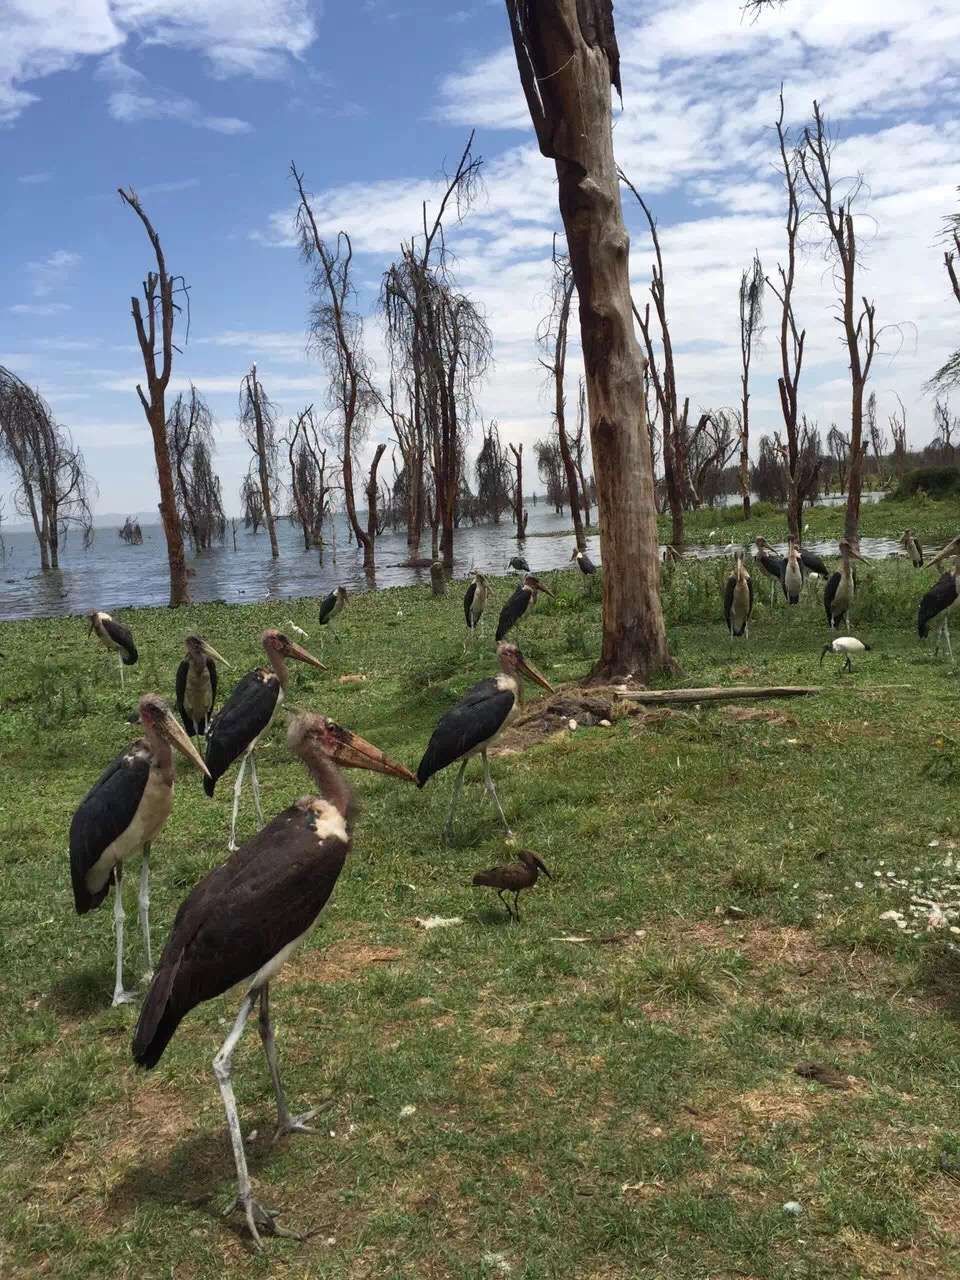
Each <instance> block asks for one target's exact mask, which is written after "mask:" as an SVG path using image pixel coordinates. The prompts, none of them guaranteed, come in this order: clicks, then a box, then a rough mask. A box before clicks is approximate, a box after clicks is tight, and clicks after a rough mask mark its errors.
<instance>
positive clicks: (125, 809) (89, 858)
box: [70, 740, 150, 916]
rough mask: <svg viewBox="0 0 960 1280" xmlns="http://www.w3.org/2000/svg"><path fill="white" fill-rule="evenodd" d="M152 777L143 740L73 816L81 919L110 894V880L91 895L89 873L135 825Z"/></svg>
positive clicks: (108, 772)
mask: <svg viewBox="0 0 960 1280" xmlns="http://www.w3.org/2000/svg"><path fill="white" fill-rule="evenodd" d="M149 777H150V751H149V747H148V746H147V744H146V742H144V741H142V740H141V741H139V742H135V743H134V744H133V745H132V746H130V747H128V748H127V750H126V751H125V752H124V753H123V755H121V756H117V758H116V760H114V761H113V762H112V763H111V764H109V765H107V767H106V769H104V771H103V773H101V775H100V777H99V778H98V779H97V780H96V782H95V783H94V784H93V786H92V787H91V788H90V790H89V791H88V792H87V794H86V795H85V796H84V798H83V800H82V801H81V803H80V807H79V809H77V811H76V813H75V814H74V815H73V821H72V822H71V823H70V879H71V880H72V882H73V901H74V905H75V907H76V909H77V915H80V916H82V915H86V913H87V912H88V911H92V910H93V909H94V907H99V905H100V903H101V902H102V901H103V900H104V898H105V897H106V896H107V894H108V893H109V891H110V881H109V880H108V881H107V883H106V884H105V885H104V886H103V888H102V889H98V890H97V891H96V892H95V893H91V891H90V890H89V889H88V888H87V884H86V877H87V873H88V872H89V871H90V870H91V868H92V867H94V866H95V865H96V864H97V862H99V860H100V856H101V854H103V852H104V851H105V850H106V849H108V848H109V846H110V845H112V844H113V842H114V840H116V839H117V837H118V836H121V835H123V833H124V831H126V829H127V827H129V826H130V824H131V822H133V819H134V815H135V814H136V812H137V809H138V808H139V805H140V801H141V800H142V799H143V793H144V791H145V790H146V787H147V779H148V778H149Z"/></svg>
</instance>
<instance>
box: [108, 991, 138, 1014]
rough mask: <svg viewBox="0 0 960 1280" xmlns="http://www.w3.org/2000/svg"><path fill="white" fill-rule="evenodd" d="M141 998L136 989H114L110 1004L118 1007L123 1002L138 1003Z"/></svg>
mask: <svg viewBox="0 0 960 1280" xmlns="http://www.w3.org/2000/svg"><path fill="white" fill-rule="evenodd" d="M139 999H140V997H139V996H138V995H137V993H136V991H122V990H120V991H114V993H113V999H112V1000H111V1002H110V1004H111V1007H112V1008H114V1009H116V1007H117V1006H118V1005H121V1004H136V1003H137V1001H138V1000H139Z"/></svg>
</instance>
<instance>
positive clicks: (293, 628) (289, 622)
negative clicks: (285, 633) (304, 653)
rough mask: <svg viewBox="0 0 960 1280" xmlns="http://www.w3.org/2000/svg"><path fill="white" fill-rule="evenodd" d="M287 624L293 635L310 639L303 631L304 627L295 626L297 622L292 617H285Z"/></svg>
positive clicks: (302, 638)
mask: <svg viewBox="0 0 960 1280" xmlns="http://www.w3.org/2000/svg"><path fill="white" fill-rule="evenodd" d="M287 626H288V627H289V628H290V630H291V631H292V632H293V634H294V635H295V636H299V637H300V639H301V640H309V639H310V637H309V636H308V635H307V633H306V631H304V629H303V628H302V627H298V626H297V624H296V623H295V622H294V621H293V619H292V618H288V619H287Z"/></svg>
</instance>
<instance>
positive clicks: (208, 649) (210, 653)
mask: <svg viewBox="0 0 960 1280" xmlns="http://www.w3.org/2000/svg"><path fill="white" fill-rule="evenodd" d="M201 643H202V645H203V652H204V653H205V654H206V655H207V657H208V658H215V659H216V660H217V662H222V663H223V665H224V666H225V667H230V666H231V664H230V663H229V662H228V661H227V660H226V658H225V657H224V656H223V655H222V654H220V653H217V651H216V649H215V648H214V647H213V645H212V644H207V642H206V640H204V641H202V642H201Z"/></svg>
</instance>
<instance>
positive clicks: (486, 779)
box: [480, 751, 513, 836]
mask: <svg viewBox="0 0 960 1280" xmlns="http://www.w3.org/2000/svg"><path fill="white" fill-rule="evenodd" d="M480 754H481V756H482V757H483V785H484V786H485V787H486V788H487V791H488V792H489V793H490V795H492V796H493V803H494V804H495V805H496V806H497V813H499V815H500V821H501V822H502V823H503V825H504V827H505V828H506V831H507V835H508V836H512V835H513V832H512V831H511V830H510V823H509V822H508V821H507V815H506V814H505V813H504V812H503V805H502V804H501V803H500V797H499V796H498V795H497V788H496V787H495V786H494V785H493V778H492V777H491V775H490V761H489V760H488V759H487V753H486V751H481V752H480Z"/></svg>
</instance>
